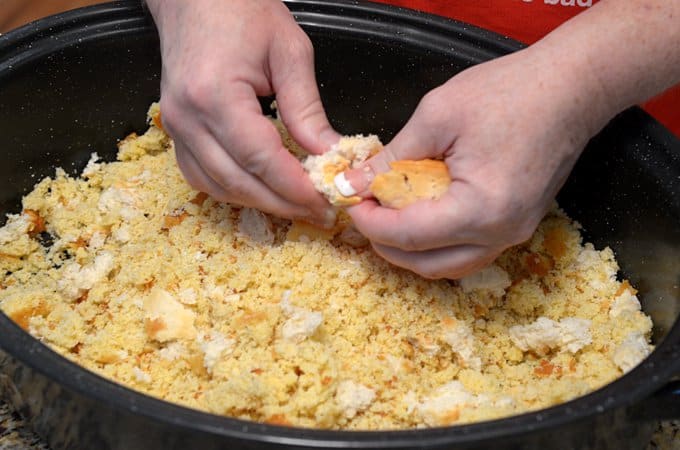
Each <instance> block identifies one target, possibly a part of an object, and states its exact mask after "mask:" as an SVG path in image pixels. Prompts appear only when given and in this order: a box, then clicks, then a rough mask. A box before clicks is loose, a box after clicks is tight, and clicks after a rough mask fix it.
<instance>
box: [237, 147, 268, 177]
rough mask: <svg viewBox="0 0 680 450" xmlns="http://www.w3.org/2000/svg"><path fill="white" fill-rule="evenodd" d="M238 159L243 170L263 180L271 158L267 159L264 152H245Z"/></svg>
mask: <svg viewBox="0 0 680 450" xmlns="http://www.w3.org/2000/svg"><path fill="white" fill-rule="evenodd" d="M240 159H241V166H242V167H243V169H244V170H245V171H246V172H248V173H250V174H252V175H255V176H256V177H258V178H265V177H266V176H267V173H268V172H269V170H270V162H271V158H268V157H267V156H266V153H265V152H258V151H249V152H245V153H243V154H242V155H241V158H240Z"/></svg>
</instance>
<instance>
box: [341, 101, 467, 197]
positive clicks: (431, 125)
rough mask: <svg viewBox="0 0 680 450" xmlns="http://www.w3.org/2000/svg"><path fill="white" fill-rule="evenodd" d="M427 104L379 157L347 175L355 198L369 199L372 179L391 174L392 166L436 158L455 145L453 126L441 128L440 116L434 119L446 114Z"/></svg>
mask: <svg viewBox="0 0 680 450" xmlns="http://www.w3.org/2000/svg"><path fill="white" fill-rule="evenodd" d="M425 103H426V102H425V100H423V101H422V102H421V103H420V105H419V106H418V108H416V110H415V112H414V113H413V116H412V117H411V118H410V119H409V121H408V122H407V123H406V125H404V128H402V129H401V131H399V133H397V135H396V136H395V137H394V139H392V141H391V142H390V143H389V144H387V145H386V146H385V148H384V149H383V150H382V151H381V152H380V153H378V154H377V155H375V156H373V157H372V158H370V159H369V160H368V161H366V162H365V163H364V164H361V165H360V166H359V167H357V168H356V169H354V170H349V171H347V172H345V179H346V180H347V181H348V182H349V183H350V185H351V186H352V187H353V189H354V191H355V194H358V195H360V196H363V197H368V196H370V192H368V188H369V186H370V184H371V182H372V181H373V178H375V176H376V175H377V174H379V173H384V172H388V171H389V170H390V163H391V162H393V161H399V160H404V159H410V160H416V161H418V160H422V159H426V158H437V157H440V156H442V155H443V154H444V152H445V151H446V150H447V149H448V148H450V147H451V146H452V145H453V143H454V141H455V139H454V137H455V136H454V135H453V131H452V130H450V128H451V127H452V126H451V125H450V124H446V125H445V124H442V123H441V118H440V117H438V116H437V118H436V120H435V119H433V118H432V115H433V114H438V113H440V114H442V115H443V114H445V112H444V111H441V112H440V111H437V110H436V109H433V108H432V107H430V106H427V105H426V104H425ZM429 103H431V102H429ZM443 130H444V132H443ZM355 194H351V195H355Z"/></svg>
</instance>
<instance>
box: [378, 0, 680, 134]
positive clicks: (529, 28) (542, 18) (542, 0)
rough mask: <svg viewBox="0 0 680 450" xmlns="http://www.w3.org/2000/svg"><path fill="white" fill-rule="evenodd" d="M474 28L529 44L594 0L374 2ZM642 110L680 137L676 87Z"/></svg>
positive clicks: (679, 89) (679, 94)
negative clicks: (452, 20) (428, 14)
mask: <svg viewBox="0 0 680 450" xmlns="http://www.w3.org/2000/svg"><path fill="white" fill-rule="evenodd" d="M375 1H378V2H380V3H390V4H392V5H397V6H403V7H405V8H412V9H418V10H420V11H426V12H429V13H433V14H437V15H440V16H445V17H450V18H452V19H456V20H460V21H463V22H467V23H471V24H473V25H477V26H479V27H481V28H486V29H489V30H492V31H495V32H497V33H500V34H503V35H505V36H508V37H511V38H513V39H516V40H518V41H521V42H524V43H525V44H533V43H534V42H536V41H537V40H539V39H540V38H542V37H543V36H545V35H546V34H548V33H549V32H550V31H551V30H552V29H554V28H556V27H558V26H559V25H560V24H561V23H562V22H565V21H566V20H568V19H570V18H571V17H573V16H575V15H576V14H578V13H580V12H581V11H584V10H585V9H587V8H589V7H591V6H592V5H593V4H594V3H596V2H597V0H375ZM643 106H644V108H645V110H646V111H647V112H648V113H650V114H651V115H652V116H654V117H655V118H656V119H657V120H658V121H660V122H661V123H663V124H664V125H666V127H668V128H669V129H670V130H671V131H672V132H673V133H674V134H675V135H676V136H678V137H680V85H676V86H675V87H673V88H671V89H669V90H668V91H666V92H665V93H663V94H662V95H660V96H658V97H656V98H653V99H651V100H650V101H648V102H646V103H645V104H644V105H643Z"/></svg>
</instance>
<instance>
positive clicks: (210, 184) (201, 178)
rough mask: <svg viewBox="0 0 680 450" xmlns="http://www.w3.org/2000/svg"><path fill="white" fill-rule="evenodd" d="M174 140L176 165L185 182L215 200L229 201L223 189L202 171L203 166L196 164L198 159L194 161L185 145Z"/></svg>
mask: <svg viewBox="0 0 680 450" xmlns="http://www.w3.org/2000/svg"><path fill="white" fill-rule="evenodd" d="M174 142H175V157H176V159H177V165H178V166H179V170H180V172H182V176H183V177H184V179H185V180H186V181H187V183H189V185H190V186H191V187H192V188H194V189H196V190H199V191H201V192H205V193H206V194H208V195H210V196H211V197H212V198H214V199H215V200H218V201H222V202H226V201H229V200H228V199H227V195H226V194H225V192H224V189H222V187H221V186H220V185H219V184H217V183H216V182H215V181H214V180H213V179H212V178H210V177H209V176H208V175H207V174H206V173H205V172H204V171H203V168H202V167H201V166H200V164H198V161H196V158H194V156H193V155H192V154H191V151H190V150H189V149H188V148H187V147H186V145H184V143H183V142H181V141H179V140H177V139H175V141H174Z"/></svg>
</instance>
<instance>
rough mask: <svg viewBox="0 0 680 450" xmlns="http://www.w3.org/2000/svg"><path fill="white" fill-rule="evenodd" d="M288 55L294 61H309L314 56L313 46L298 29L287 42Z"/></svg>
mask: <svg viewBox="0 0 680 450" xmlns="http://www.w3.org/2000/svg"><path fill="white" fill-rule="evenodd" d="M287 44H288V55H289V56H290V58H292V59H293V60H294V61H309V60H312V59H313V58H314V46H313V45H312V41H311V40H310V39H309V37H308V36H307V35H306V34H305V33H304V32H302V31H300V32H299V33H298V34H297V36H295V38H294V39H291V40H290V41H289V42H288V43H287Z"/></svg>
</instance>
